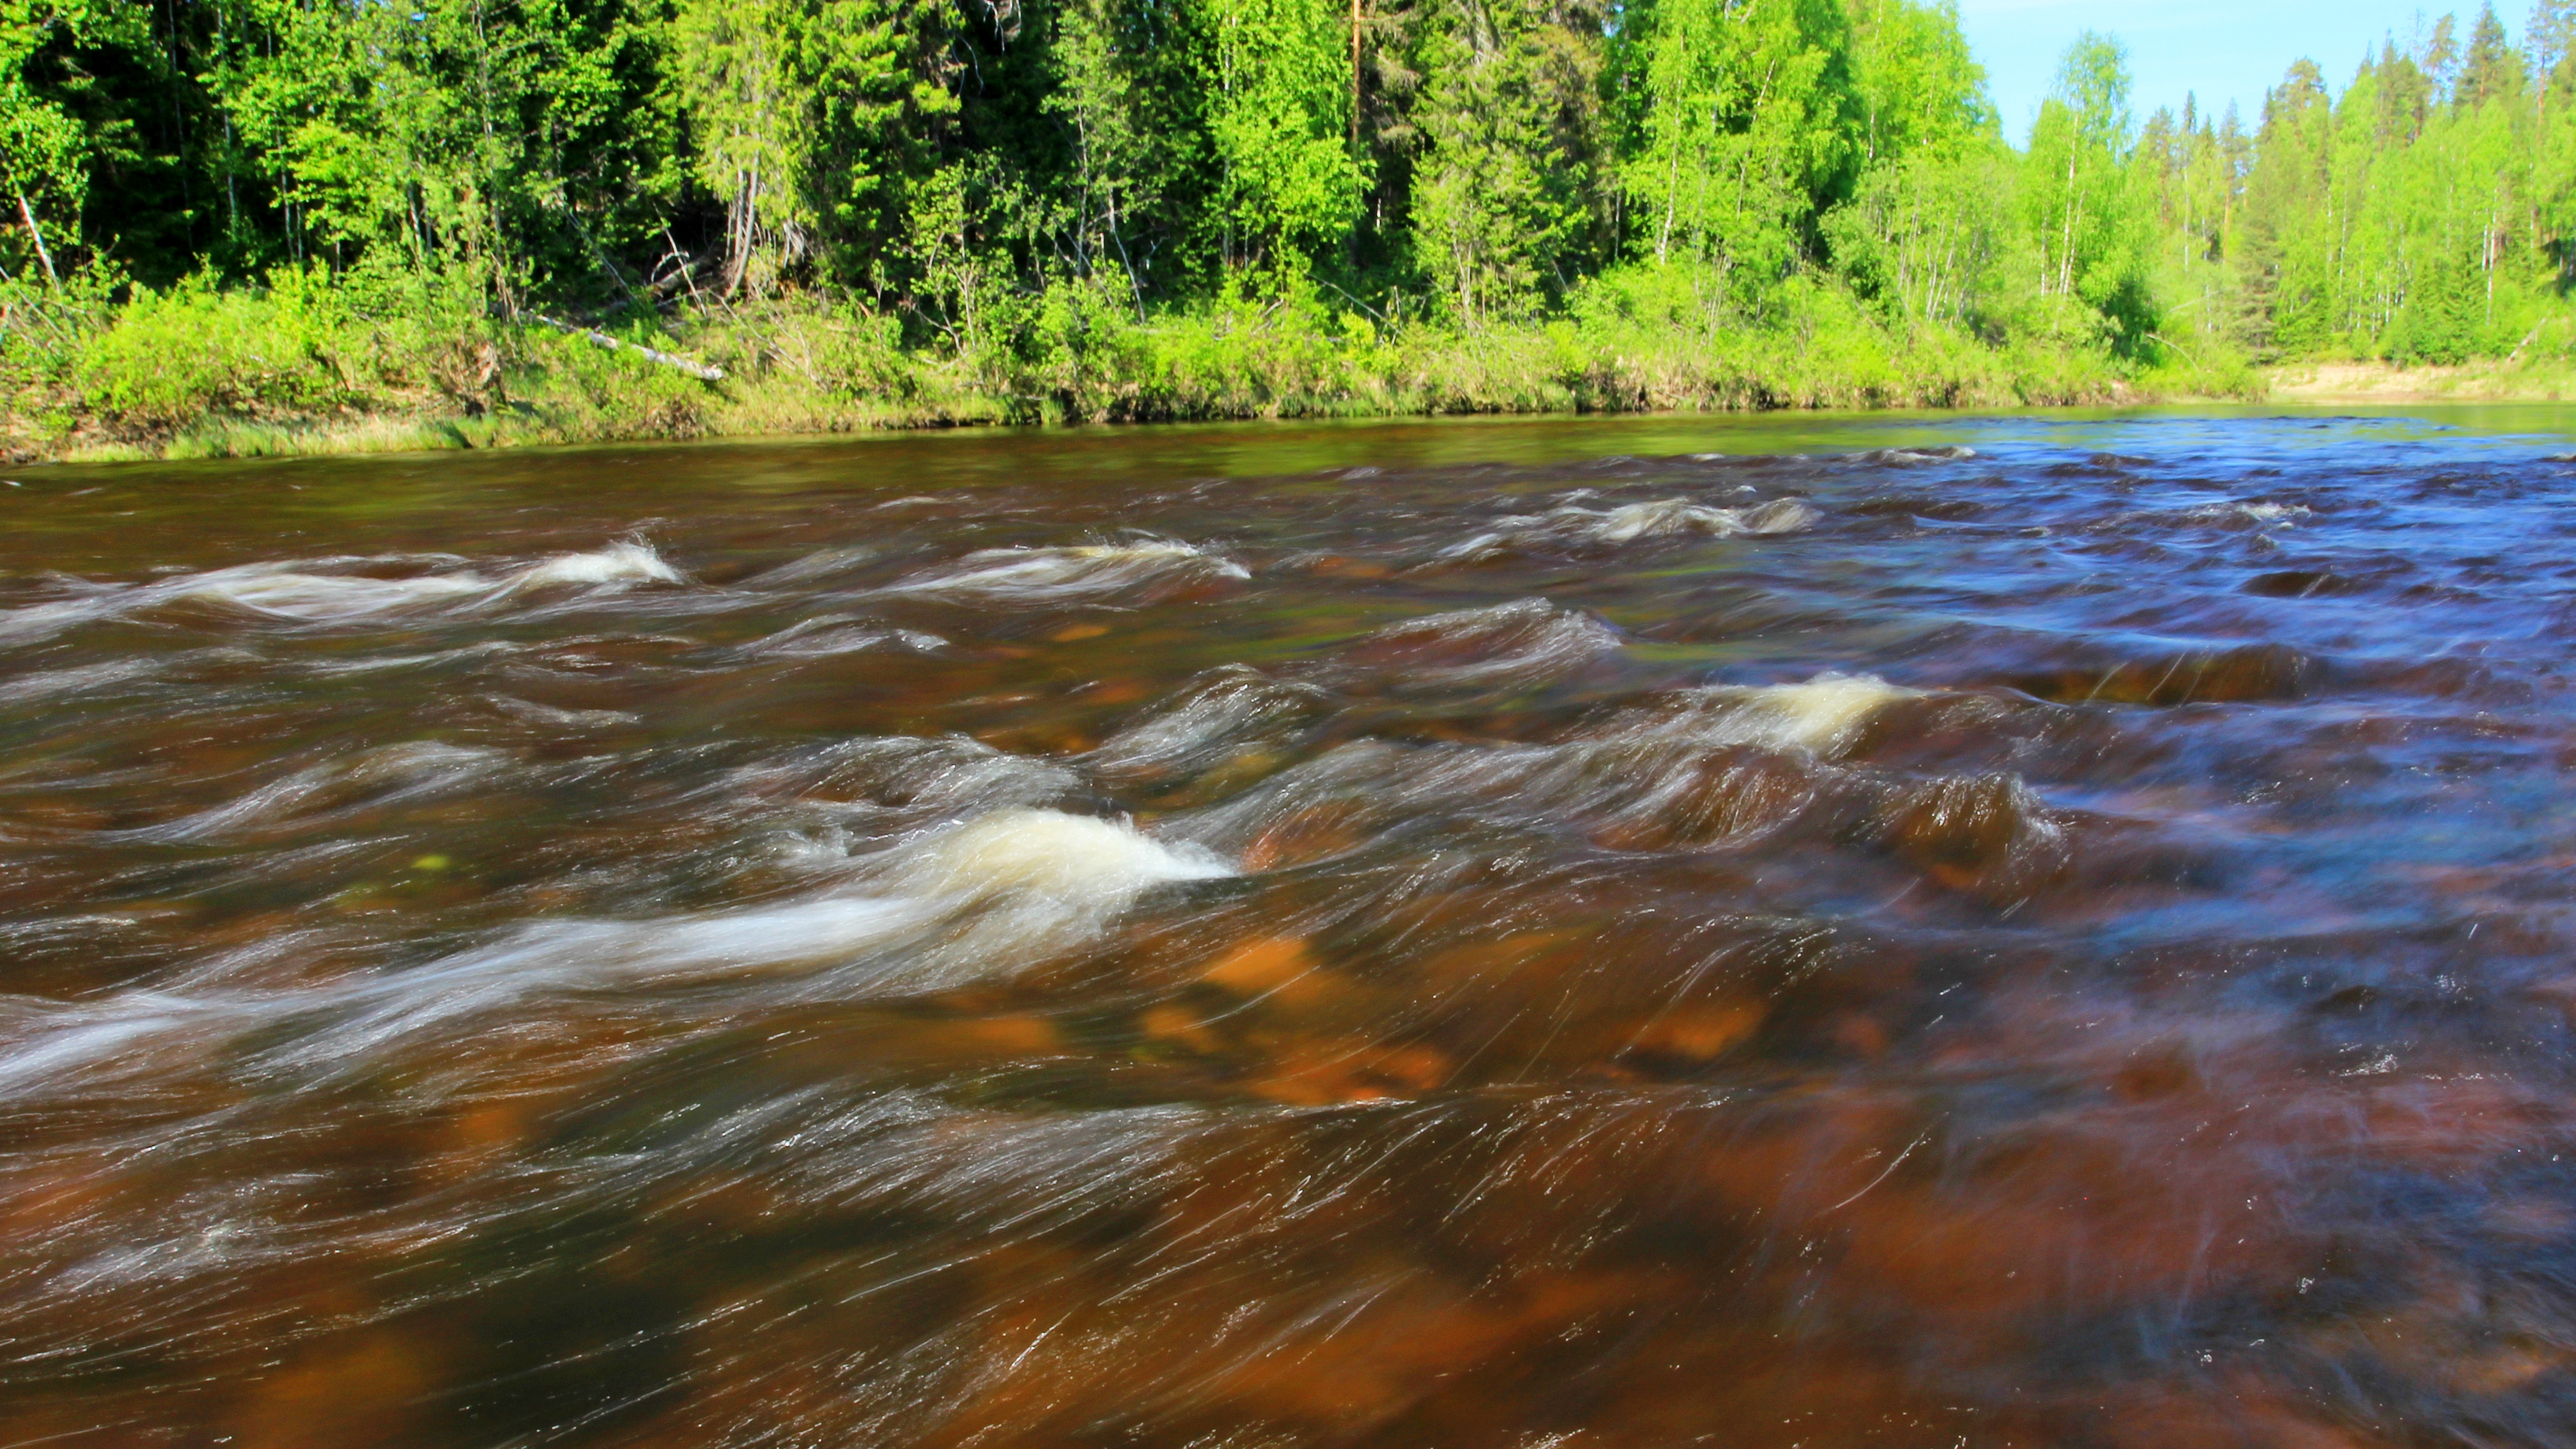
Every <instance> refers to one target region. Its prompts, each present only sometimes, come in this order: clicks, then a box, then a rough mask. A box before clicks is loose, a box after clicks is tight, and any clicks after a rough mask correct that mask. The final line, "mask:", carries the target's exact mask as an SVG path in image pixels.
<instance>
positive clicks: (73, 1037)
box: [0, 809, 1234, 1087]
mask: <svg viewBox="0 0 2576 1449" xmlns="http://www.w3.org/2000/svg"><path fill="white" fill-rule="evenodd" d="M1233 873H1234V868H1233V867H1232V866H1231V865H1229V864H1228V863H1227V862H1225V861H1224V860H1222V859H1220V858H1219V857H1217V856H1216V855H1214V854H1213V853H1211V852H1209V851H1206V850H1204V849H1202V848H1200V847H1197V846H1193V845H1187V844H1181V845H1166V844H1164V843H1163V842H1161V841H1157V840H1154V839H1152V838H1150V837H1148V836H1146V835H1144V834H1143V833H1142V832H1140V831H1138V830H1137V829H1136V828H1135V827H1134V826H1133V825H1130V824H1126V823H1123V822H1116V821H1108V820H1098V819H1093V818H1090V817H1087V816H1077V815H1067V814H1063V813H1061V812H1058V811H1053V810H1034V809H1005V810H999V811H994V812H992V813H990V814H987V815H983V816H981V817H978V818H976V819H973V820H969V821H965V822H963V823H960V824H957V825H953V826H948V827H945V828H942V829H939V830H936V831H932V832H930V833H928V834H926V835H924V836H921V837H919V838H917V839H915V840H914V841H913V842H911V843H910V844H908V845H905V846H901V847H898V848H897V849H895V850H893V851H891V852H888V853H887V854H886V855H884V856H880V857H877V858H874V859H871V860H867V861H862V862H858V863H855V864H854V865H851V866H850V867H848V868H847V869H845V871H844V873H843V875H842V876H841V877H840V878H839V879H837V880H836V881H835V882H834V883H833V884H832V885H830V886H828V887H826V888H825V889H823V890H821V891H819V892H816V893H813V894H810V895H807V896H804V897H801V898H797V899H792V900H787V901H781V902H774V903H764V904H761V905H755V906H743V907H735V908H730V909H724V910H714V911H698V912H687V913H681V914H674V915H665V916H656V917H649V918H644V919H639V920H560V921H546V922H541V923H537V924H533V925H528V926H523V927H520V928H519V929H517V930H514V931H511V932H508V933H506V934H504V935H503V936H501V937H500V938H498V939H497V940H494V941H492V942H490V943H489V944H487V945H483V946H480V947H475V948H472V949H468V950H465V951H461V952H458V953H456V954H454V955H450V956H446V957H442V958H440V959H437V960H434V961H429V962H424V963H422V964H420V965H418V966H414V967H410V968H408V969H404V970H399V971H391V972H384V973H371V974H363V975H358V976H353V977H350V978H347V979H344V980H342V981H338V982H333V983H331V984H328V985H324V986H318V987H303V988H296V989H289V990H283V991H280V990H247V989H241V988H238V987H234V988H226V987H225V986H224V985H223V984H222V983H223V980H224V973H223V972H222V971H220V970H207V971H201V972H199V973H196V977H197V981H198V982H199V983H201V984H202V987H203V989H198V990H191V991H186V992H169V991H150V990H136V991H127V992H122V993H118V994H115V995H111V996H108V997H105V998H101V999H98V1000H93V1001H85V1002H81V1003H78V1004H74V1005H68V1006H62V1005H56V1004H52V1003H45V1002H38V1001H33V1000H29V999H25V998H19V999H16V1000H9V999H6V998H0V1048H5V1049H0V1087H6V1086H8V1085H11V1084H15V1083H23V1082H28V1081H31V1080H36V1079H39V1078H44V1077H51V1076H58V1075H91V1076H95V1075H96V1074H98V1073H101V1072H105V1071H108V1070H110V1069H112V1068H114V1067H116V1066H118V1065H119V1064H120V1063H122V1064H124V1065H127V1066H133V1067H137V1068H141V1069H147V1070H154V1071H159V1070H166V1067H167V1061H166V1058H167V1055H168V1053H169V1052H171V1051H173V1050H191V1049H193V1050H197V1051H211V1050H216V1049H220V1048H221V1047H222V1046H224V1045H225V1044H226V1043H228V1042H231V1041H234V1040H237V1039H238V1038H239V1037H241V1036H243V1035H245V1034H250V1033H255V1032H258V1031H260V1030H262V1029H264V1028H268V1027H271V1026H273V1025H274V1024H276V1023H279V1022H282V1021H289V1020H292V1021H296V1022H300V1023H307V1024H309V1029H308V1030H304V1031H301V1032H299V1033H296V1034H294V1035H293V1036H292V1037H291V1039H289V1040H286V1041H283V1042H281V1043H279V1044H278V1045H275V1046H273V1047H270V1048H267V1049H265V1050H263V1051H262V1052H260V1053H259V1054H258V1057H259V1060H260V1061H261V1062H262V1063H264V1064H265V1065H267V1066H269V1067H271V1068H274V1069H280V1070H292V1071H338V1070H343V1069H351V1068H354V1067H355V1066H356V1064H358V1063H360V1062H362V1061H364V1060H365V1059H367V1058H368V1057H369V1056H370V1054H373V1053H377V1052H381V1051H383V1050H385V1049H387V1048H389V1047H392V1046H395V1045H397V1044H399V1043H402V1042H405V1041H411V1040H416V1039H418V1038H419V1037H420V1036H421V1035H422V1034H423V1033H425V1032H428V1031H429V1030H431V1029H432V1028H436V1027H440V1026H443V1025H448V1024H452V1023H457V1022H461V1021H465V1020H469V1019H483V1018H491V1019H497V1020H506V1019H507V1018H509V1017H510V1016H512V1015H513V1014H524V1013H527V1012H529V1011H531V1010H537V1009H540V1008H539V1003H540V1002H541V1001H542V1000H543V999H544V998H547V997H550V996H553V997H560V996H564V995H566V994H570V993H580V992H588V991H595V990H601V989H609V988H615V989H622V990H632V989H635V988H637V987H642V986H653V985H691V986H696V985H717V984H724V983H727V982H733V983H740V982H741V981H743V980H744V979H746V978H757V977H772V976H778V975H781V974H798V975H802V976H805V977H808V978H810V979H808V980H806V981H805V982H804V983H803V990H804V991H805V993H806V994H808V995H811V996H815V997H818V998H827V999H831V1000H855V999H866V998H870V997H885V996H891V995H903V994H911V993H917V992H921V991H930V990H942V989H949V988H953V987H956V986H961V985H965V984H969V983H972V982H977V981H989V980H997V979H1005V978H1008V977H1009V976H1011V975H1012V974H1014V973H1016V972H1017V971H1019V970H1021V969H1023V968H1025V967H1027V966H1029V965H1031V964H1034V963H1035V962H1036V961H1038V960H1040V959H1043V958H1044V957H1045V956H1047V955H1049V954H1051V953H1054V952H1057V951H1061V950H1064V949H1066V948H1068V947H1071V946H1074V945H1077V944H1079V943H1080V942H1081V941H1083V940H1084V939H1087V938H1088V937H1089V936H1091V935H1093V934H1095V933H1097V932H1098V931H1099V930H1100V929H1101V928H1102V927H1103V926H1105V925H1106V924H1107V923H1108V922H1109V921H1110V920H1111V919H1113V918H1114V917H1115V916H1116V915H1117V914H1118V913H1119V912H1120V911H1122V910H1124V909H1126V908H1127V907H1128V906H1129V905H1131V904H1133V903H1134V901H1135V900H1136V898H1137V897H1139V896H1140V895H1142V894H1143V893H1144V892H1146V891H1147V890H1150V889H1152V888H1153V887H1155V886H1158V885H1163V884H1167V883H1172V882H1182V881H1197V880H1211V879H1216V878H1219V877H1223V876H1227V875H1231V874H1233Z"/></svg>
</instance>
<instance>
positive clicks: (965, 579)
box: [886, 539, 1252, 604]
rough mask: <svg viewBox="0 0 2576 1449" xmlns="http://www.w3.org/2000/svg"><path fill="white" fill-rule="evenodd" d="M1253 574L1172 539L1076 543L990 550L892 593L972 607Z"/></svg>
mask: <svg viewBox="0 0 2576 1449" xmlns="http://www.w3.org/2000/svg"><path fill="white" fill-rule="evenodd" d="M1250 577H1252V572H1251V570H1249V569H1246V568H1245V567H1244V566H1243V565H1241V564H1239V563H1236V562H1235V561H1234V560H1232V559H1230V558H1226V557H1225V556H1223V555H1221V554H1218V553H1214V552H1211V551H1209V550H1207V549H1203V548H1200V547H1198V546H1197V545H1195V544H1187V543H1181V542H1178V541H1176V540H1171V539H1148V540H1146V541H1144V542H1140V543H1123V544H1085V545H1081V546H1078V547H1072V548H988V549H984V550H981V551H979V552H976V553H970V554H968V555H966V556H965V557H964V558H961V559H959V560H957V561H956V562H955V563H953V564H950V565H947V566H944V567H941V568H935V569H929V570H925V571H923V572H921V573H918V574H915V575H913V576H911V577H910V578H907V579H903V580H901V581H899V582H897V583H895V584H893V585H892V586H890V587H889V588H888V589H887V590H886V592H888V593H892V594H904V595H910V596H914V597H920V598H930V599H942V600H947V601H951V602H955V603H968V604H1047V603H1081V602H1089V601H1096V600H1107V599H1121V598H1129V599H1136V600H1139V601H1146V600H1152V599H1161V598H1170V597H1172V596H1174V595H1176V594H1180V593H1184V592H1187V591H1189V590H1191V589H1193V588H1204V587H1208V586H1211V585H1215V584H1219V583H1223V582H1226V581H1239V580H1243V579H1248V578H1250Z"/></svg>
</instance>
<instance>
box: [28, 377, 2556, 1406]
mask: <svg viewBox="0 0 2576 1449" xmlns="http://www.w3.org/2000/svg"><path fill="white" fill-rule="evenodd" d="M2525 421H2526V423H2527V422H2528V420H2525ZM2540 421H2542V422H2547V421H2550V420H2549V419H2547V418H2545V417H2544V418H2542V419H2540ZM2517 426H2520V425H2519V424H2518V425H2517ZM2568 447H2569V444H2568V442H2567V441H2566V436H2565V434H2564V433H2560V434H2556V435H2552V434H2548V433H2545V432H2536V431H2519V432H2517V431H2509V430H2504V429H2499V428H2495V427H2484V428H2477V429H2466V430H2463V429H2450V428H2443V427H2435V426H2428V425H2426V424H2423V423H2420V422H2407V421H2402V420H2359V419H2340V420H2338V419H2262V418H2254V417H2239V418H2223V417H2222V418H2200V419H2189V418H2134V419H2125V420H2123V419H2104V420H2094V421H2049V420H2030V419H2020V420H2010V419H2008V420H1999V421H1991V422H1982V423H1980V422H1948V423H1935V422H1923V421H1919V420H1917V421H1896V422H1886V421H1877V422H1871V421H1859V422H1835V421H1830V420H1825V421H1818V420H1790V421H1785V422H1783V421H1771V422H1741V421H1739V422H1725V421H1705V422H1685V421H1672V420H1663V421H1648V422H1630V423H1587V422H1555V423H1545V424H1485V425H1451V426H1424V425H1398V426H1377V427H1340V428H1331V427H1326V428H1303V429H1273V430H1212V431H1193V430H1173V431H1167V432H1155V433H1121V434H1081V433H1075V434H1056V435H1046V436H1040V437H1013V436H1007V435H986V436H977V437H944V438H912V439H885V440H869V441H864V442H856V443H847V444H832V445H810V446H784V447H782V446H758V447H754V446H722V447H692V448H663V449H633V450H600V451H588V452H571V453H559V454H518V455H500V456H490V457H456V458H438V459H420V458H404V459H386V460H348V461H315V462H298V463H284V464H261V465H227V466H221V467H214V466H202V467H193V468H121V469H95V470H72V469H53V470H44V471H40V472H35V473H28V474H22V475H20V477H19V479H18V481H17V483H15V484H13V485H10V486H7V487H0V518H5V519H6V523H7V526H6V528H5V529H0V971H5V976H0V990H5V995H0V1444H5V1445H18V1444H39V1443H41V1444H77V1443H93V1442H94V1443H102V1444H105V1443H115V1444H126V1443H136V1444H142V1443H181V1444H205V1443H218V1442H232V1443H239V1444H245V1445H253V1444H256V1445H297V1444H301V1445H374V1444H383V1445H421V1446H433V1445H441V1446H443V1445H502V1444H553V1443H599V1444H646V1443H651V1444H669V1445H781V1446H785V1445H796V1446H825V1445H853V1446H857V1445H868V1446H876V1445H888V1446H966V1445H1067V1446H1072V1445H1083V1446H1099V1449H1111V1446H1128V1449H1146V1446H1182V1445H1190V1446H1199V1449H1268V1446H1308V1445H1354V1446H1358V1445H1365V1446H1390V1449H1392V1446H1407V1449H1416V1446H1459V1449H1482V1446H1513V1449H1538V1446H1565V1449H1591V1446H1635V1449H1661V1446H1670V1445H1682V1444H1695V1443H1706V1444H1712V1445H1722V1446H1729V1449H1764V1446H1790V1445H1805V1446H1820V1449H1821V1446H1838V1445H1860V1444H1870V1445H1894V1446H1910V1445H1923V1446H1933V1445H1940V1446H1955V1445H1978V1446H2003V1445H2020V1446H2033V1449H2038V1446H2048V1449H2064V1446H2079V1449H2080V1446H2097V1445H2098V1446H2104V1449H2162V1446H2173V1449H2182V1446H2210V1445H2241V1446H2281V1449H2329V1446H2367V1445H2419V1444H2464V1445H2507V1444H2511V1445H2525V1444H2552V1443H2576V1060H2571V1056H2570V1048H2571V1046H2576V1030H2571V1014H2576V907H2571V899H2576V898H2571V893H2570V887H2571V885H2576V790H2571V788H2570V773H2569V772H2570V769H2571V767H2576V709H2571V704H2576V693H2572V692H2571V691H2572V690H2576V679H2571V675H2570V667H2571V664H2576V546H2572V545H2576V462H2570V461H2568V460H2567V459H2565V458H2563V457H2553V456H2552V455H2553V454H2561V453H2564V452H2566V451H2567V449H2568ZM1614 453H1615V454H1617V455H1618V456H1605V455H1609V454H1614ZM2562 1159H2563V1160H2562Z"/></svg>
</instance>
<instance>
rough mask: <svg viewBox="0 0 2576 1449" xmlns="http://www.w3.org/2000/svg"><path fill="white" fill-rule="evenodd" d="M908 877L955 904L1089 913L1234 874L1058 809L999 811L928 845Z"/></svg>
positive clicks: (1200, 855)
mask: <svg viewBox="0 0 2576 1449" xmlns="http://www.w3.org/2000/svg"><path fill="white" fill-rule="evenodd" d="M905 874H906V876H907V877H908V878H909V879H911V880H912V881H914V882H916V883H918V885H919V886H920V887H921V888H923V889H924V890H925V891H926V892H927V893H929V894H933V895H937V896H942V897H945V898H947V899H949V900H952V901H955V902H958V903H960V904H967V903H974V902H980V901H986V900H990V899H992V898H994V897H996V896H1003V895H1014V894H1016V895H1025V896H1036V897H1042V898H1045V899H1047V900H1051V901H1055V902H1059V903H1062V904H1065V905H1070V906H1075V907H1079V908H1082V909H1085V910H1091V909H1100V908H1107V909H1115V908H1117V907H1120V906H1124V905H1125V904H1127V902H1129V901H1130V900H1132V899H1134V898H1135V897H1136V896H1137V895H1139V894H1141V893H1143V892H1144V891H1145V890H1147V889H1149V888H1151V887H1153V886H1157V885H1162V884H1166V883H1168V882H1172V881H1191V880H1214V879H1217V878H1219V877H1221V876H1228V875H1232V874H1234V868H1233V867H1232V866H1229V865H1227V864H1226V863H1225V862H1224V861H1222V860H1219V859H1218V858H1217V857H1216V856H1215V855H1214V854H1212V853H1209V852H1207V851H1204V850H1201V849H1198V848H1196V847H1192V846H1179V847H1175V846H1169V845H1165V844H1163V843H1162V842H1160V841H1157V840H1154V839H1152V838H1151V837H1149V836H1146V835H1144V834H1143V833H1141V832H1139V831H1138V830H1137V829H1136V827H1134V826H1133V825H1128V824H1124V823H1121V822H1118V821H1111V820H1100V819H1096V818H1094V817H1091V816H1087V815H1067V814H1065V813H1064V812H1062V811H1058V810H1025V809H1023V810H997V811H995V812H993V813H992V814H990V815H986V816H983V817H981V818H979V819H976V820H972V821H969V822H967V823H966V824H964V825H960V826H957V827H955V828H954V829H952V830H948V831H945V832H942V833H941V834H939V835H937V836H935V837H933V838H932V839H931V840H930V841H928V842H927V843H925V844H924V845H923V847H922V848H921V852H920V854H919V855H918V857H916V858H915V859H914V860H913V861H912V862H911V863H910V865H909V868H908V869H907V870H906V872H905Z"/></svg>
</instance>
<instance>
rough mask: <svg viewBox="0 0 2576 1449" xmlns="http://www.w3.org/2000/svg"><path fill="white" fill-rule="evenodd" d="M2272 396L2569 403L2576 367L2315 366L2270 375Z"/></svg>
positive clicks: (2559, 362) (2554, 360)
mask: <svg viewBox="0 0 2576 1449" xmlns="http://www.w3.org/2000/svg"><path fill="white" fill-rule="evenodd" d="M2264 384H2265V391H2266V394H2267V395H2268V396H2270V397H2272V398H2275V399H2278V400H2281V401H2284V402H2308V403H2419V402H2563V401H2566V400H2567V399H2568V398H2570V397H2576V366H2571V365H2570V363H2569V360H2568V359H2567V358H2566V357H2564V356H2551V357H2541V358H2532V357H2523V358H2492V359H2485V360H2481V361H2476V362H2466V363H2461V364H2458V365H2456V366H2450V367H2399V366H2397V365H2395V364H2393V363H2386V362H2314V363H2301V364H2297V365H2294V366H2288V367H2276V368H2272V369H2270V370H2268V371H2267V372H2266V374H2265V375H2264Z"/></svg>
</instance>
